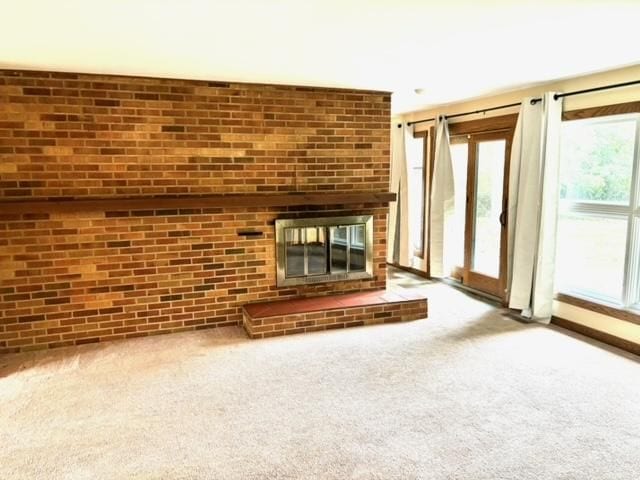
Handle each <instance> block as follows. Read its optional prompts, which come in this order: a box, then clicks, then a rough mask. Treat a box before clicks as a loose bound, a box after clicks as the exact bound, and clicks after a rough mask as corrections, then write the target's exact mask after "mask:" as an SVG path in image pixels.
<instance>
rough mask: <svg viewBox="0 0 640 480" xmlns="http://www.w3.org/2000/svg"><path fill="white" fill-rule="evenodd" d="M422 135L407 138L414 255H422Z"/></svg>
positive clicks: (423, 218) (410, 231)
mask: <svg viewBox="0 0 640 480" xmlns="http://www.w3.org/2000/svg"><path fill="white" fill-rule="evenodd" d="M420 134H421V135H422V136H418V137H416V138H413V139H407V141H406V151H407V173H408V176H409V179H408V182H407V186H408V187H409V188H408V194H409V205H408V208H409V237H410V239H411V248H412V249H413V254H414V255H415V256H416V257H419V258H422V257H423V256H424V220H425V211H424V208H425V152H426V151H427V149H426V148H425V145H427V142H428V133H427V132H420Z"/></svg>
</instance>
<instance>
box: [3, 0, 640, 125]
mask: <svg viewBox="0 0 640 480" xmlns="http://www.w3.org/2000/svg"><path fill="white" fill-rule="evenodd" d="M0 12H2V13H1V15H2V27H1V28H0V68H26V69H51V70H61V71H77V72H91V73H118V74H129V75H149V76H159V77H177V78H194V79H208V80H232V81H243V82H259V83H283V84H296V85H316V86H333V87H352V88H365V89H375V90H387V91H392V92H394V96H393V110H394V112H396V113H400V112H407V111H411V110H417V109H419V108H423V107H427V106H432V105H436V104H442V103H449V102H453V101H457V100H463V99H467V98H472V97H476V96H480V95H485V94H489V93H499V92H501V91H507V90H512V89H514V88H516V87H519V86H522V85H525V84H533V83H539V82H544V81H549V80H554V79H559V78H563V77H568V76H574V75H579V74H583V73H590V72H594V71H600V70H606V69H609V68H614V67H618V66H624V65H630V64H636V63H640V49H639V48H638V38H640V37H638V28H639V27H638V25H640V1H639V0H628V1H623V0H608V1H607V0H602V1H599V2H597V1H590V0H556V1H546V0H538V1H524V0H522V1H517V0H511V1H507V0H485V1H482V0H476V1H471V0H441V1H430V0H228V1H224V0H209V1H206V0H57V1H51V0H0ZM416 88H421V89H423V90H424V93H423V94H422V95H416V94H415V93H414V90H415V89H416Z"/></svg>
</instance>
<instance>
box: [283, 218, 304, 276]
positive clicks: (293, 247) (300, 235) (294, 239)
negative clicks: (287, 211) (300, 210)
mask: <svg viewBox="0 0 640 480" xmlns="http://www.w3.org/2000/svg"><path fill="white" fill-rule="evenodd" d="M284 235H285V248H286V276H287V277H299V276H302V275H304V229H303V228H286V229H285V231H284Z"/></svg>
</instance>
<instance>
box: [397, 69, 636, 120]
mask: <svg viewBox="0 0 640 480" xmlns="http://www.w3.org/2000/svg"><path fill="white" fill-rule="evenodd" d="M639 84H640V80H632V81H630V82H623V83H614V84H611V85H604V86H601V87H593V88H585V89H584V90H574V91H573V92H566V93H556V94H555V95H554V96H553V99H554V100H557V99H559V98H563V97H572V96H573V95H582V94H583V93H592V92H599V91H601V90H610V89H613V88H621V87H629V86H631V85H639ZM541 100H542V98H533V99H532V100H531V104H532V105H533V104H535V103H537V102H539V101H541ZM520 103H521V102H517V103H510V104H508V105H500V106H498V107H490V108H483V109H481V110H474V111H472V112H464V113H455V114H453V115H441V118H456V117H463V116H465V115H474V114H477V113H485V112H491V111H493V110H501V109H503V108H511V107H517V106H519V105H520ZM434 120H435V117H434V118H425V119H423V120H414V121H412V122H407V126H411V125H415V124H416V123H424V122H433V121H434ZM401 127H402V124H401V123H399V124H398V128H401Z"/></svg>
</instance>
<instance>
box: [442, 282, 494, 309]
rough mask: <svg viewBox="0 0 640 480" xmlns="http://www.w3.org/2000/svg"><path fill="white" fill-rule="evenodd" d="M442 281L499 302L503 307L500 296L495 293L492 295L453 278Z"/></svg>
mask: <svg viewBox="0 0 640 480" xmlns="http://www.w3.org/2000/svg"><path fill="white" fill-rule="evenodd" d="M440 281H441V282H443V283H446V284H447V285H449V286H451V287H454V288H458V289H460V290H464V291H465V292H469V293H471V294H473V295H476V296H478V297H482V298H483V299H485V300H489V301H490V302H492V303H497V304H498V306H500V307H503V306H504V305H503V302H502V299H501V298H500V297H496V296H495V295H491V294H490V293H486V292H483V291H481V290H476V289H475V288H471V287H468V286H467V285H463V284H462V283H460V282H459V281H457V280H455V279H453V278H441V279H440Z"/></svg>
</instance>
